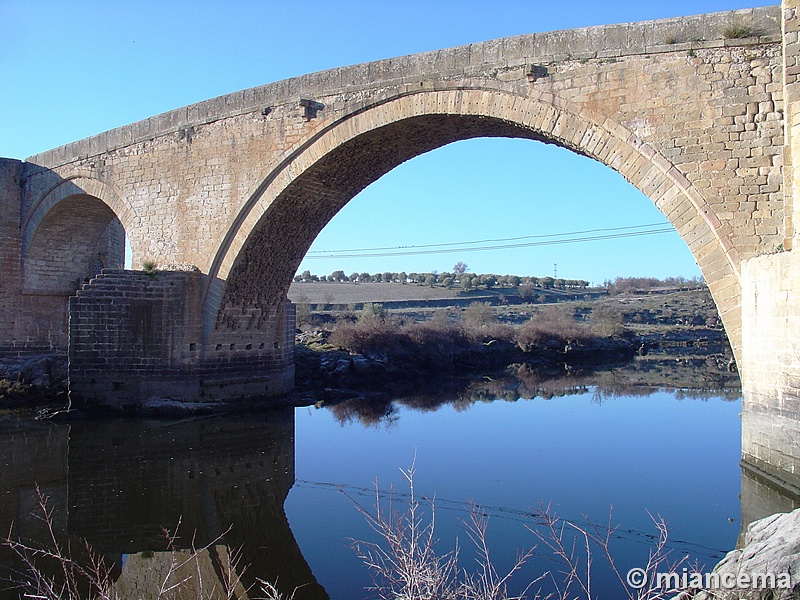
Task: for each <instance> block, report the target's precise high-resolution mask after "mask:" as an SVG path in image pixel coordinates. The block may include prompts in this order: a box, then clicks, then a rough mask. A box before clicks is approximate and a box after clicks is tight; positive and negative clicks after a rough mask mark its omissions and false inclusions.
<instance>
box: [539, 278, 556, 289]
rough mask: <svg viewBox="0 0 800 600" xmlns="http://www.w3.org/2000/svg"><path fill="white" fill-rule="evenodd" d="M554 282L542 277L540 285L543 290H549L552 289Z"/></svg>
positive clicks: (551, 279)
mask: <svg viewBox="0 0 800 600" xmlns="http://www.w3.org/2000/svg"><path fill="white" fill-rule="evenodd" d="M555 281H556V280H555V279H553V278H552V277H542V279H541V284H542V287H543V288H544V289H546V290H549V289H551V288H552V287H553V284H554V283H555Z"/></svg>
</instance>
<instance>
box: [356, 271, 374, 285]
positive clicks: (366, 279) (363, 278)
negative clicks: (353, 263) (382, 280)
mask: <svg viewBox="0 0 800 600" xmlns="http://www.w3.org/2000/svg"><path fill="white" fill-rule="evenodd" d="M358 280H359V281H360V282H362V283H369V282H370V281H372V276H371V275H370V274H369V273H367V272H366V271H364V272H363V273H361V274H360V275H359V276H358Z"/></svg>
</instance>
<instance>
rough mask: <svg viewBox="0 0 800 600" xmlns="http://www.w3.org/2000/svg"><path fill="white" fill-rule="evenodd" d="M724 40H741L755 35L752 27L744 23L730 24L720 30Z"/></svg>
mask: <svg viewBox="0 0 800 600" xmlns="http://www.w3.org/2000/svg"><path fill="white" fill-rule="evenodd" d="M722 35H723V36H725V39H728V40H730V39H741V38H747V37H751V36H753V35H755V31H754V30H753V27H752V26H750V25H746V24H745V23H731V24H730V25H728V26H726V27H725V29H723V30H722Z"/></svg>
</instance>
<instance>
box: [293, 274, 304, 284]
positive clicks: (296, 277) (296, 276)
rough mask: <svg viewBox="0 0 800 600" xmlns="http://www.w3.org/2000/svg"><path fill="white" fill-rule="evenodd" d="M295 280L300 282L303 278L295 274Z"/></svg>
mask: <svg viewBox="0 0 800 600" xmlns="http://www.w3.org/2000/svg"><path fill="white" fill-rule="evenodd" d="M294 281H295V283H300V282H301V281H303V278H302V276H300V275H295V276H294Z"/></svg>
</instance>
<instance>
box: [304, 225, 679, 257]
mask: <svg viewBox="0 0 800 600" xmlns="http://www.w3.org/2000/svg"><path fill="white" fill-rule="evenodd" d="M674 232H675V230H674V229H673V228H672V227H671V226H670V227H669V228H664V229H654V230H650V231H631V232H627V233H617V234H608V235H595V236H589V237H575V238H565V239H558V240H544V241H539V242H527V243H522V244H501V245H495V246H473V247H466V248H440V249H436V250H401V251H399V252H369V253H364V254H335V253H333V252H335V251H333V252H331V253H328V254H326V255H315V256H309V254H311V253H309V254H307V255H306V258H307V259H309V260H311V259H315V260H319V259H332V258H337V259H340V258H378V257H385V256H418V255H425V254H452V253H454V252H482V251H486V250H508V249H512V248H534V247H537V246H555V245H560V244H576V243H579V242H596V241H600V240H614V239H622V238H629V237H641V236H645V235H657V234H662V233H674ZM400 248H402V247H400ZM339 252H346V251H344V250H341V251H339Z"/></svg>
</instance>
